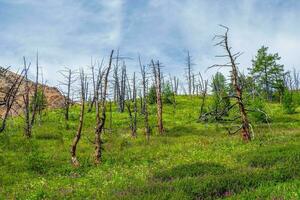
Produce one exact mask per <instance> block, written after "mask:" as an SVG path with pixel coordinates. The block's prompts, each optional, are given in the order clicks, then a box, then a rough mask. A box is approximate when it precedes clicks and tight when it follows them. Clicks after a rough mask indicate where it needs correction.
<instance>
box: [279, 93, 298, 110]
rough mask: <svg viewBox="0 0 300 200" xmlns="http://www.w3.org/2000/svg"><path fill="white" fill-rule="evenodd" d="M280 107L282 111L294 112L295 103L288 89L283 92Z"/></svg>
mask: <svg viewBox="0 0 300 200" xmlns="http://www.w3.org/2000/svg"><path fill="white" fill-rule="evenodd" d="M282 107H283V110H284V112H285V113H287V114H293V113H295V112H296V108H297V103H296V99H295V98H294V96H293V93H292V92H290V91H285V92H284V95H283V99H282Z"/></svg>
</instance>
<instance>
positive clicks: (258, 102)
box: [250, 97, 269, 123]
mask: <svg viewBox="0 0 300 200" xmlns="http://www.w3.org/2000/svg"><path fill="white" fill-rule="evenodd" d="M250 108H251V111H252V112H250V117H251V119H252V120H253V121H255V122H264V123H266V122H268V121H269V119H268V116H267V115H266V111H265V101H264V100H263V99H262V98H259V97H256V98H254V99H252V100H251V101H250Z"/></svg>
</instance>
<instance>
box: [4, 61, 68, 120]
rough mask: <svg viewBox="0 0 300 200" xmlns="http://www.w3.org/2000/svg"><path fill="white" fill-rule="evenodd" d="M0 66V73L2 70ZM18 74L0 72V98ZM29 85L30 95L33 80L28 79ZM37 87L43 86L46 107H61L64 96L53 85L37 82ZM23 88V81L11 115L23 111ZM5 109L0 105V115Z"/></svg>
mask: <svg viewBox="0 0 300 200" xmlns="http://www.w3.org/2000/svg"><path fill="white" fill-rule="evenodd" d="M1 69H3V68H2V67H0V73H1V72H2V71H1ZM17 76H18V74H16V73H14V72H12V71H7V72H6V73H1V74H0V91H1V92H0V98H3V97H4V93H3V92H5V91H7V90H8V89H9V88H10V84H11V83H12V82H13V80H15V78H16V77H17ZM29 87H30V91H31V93H30V95H31V97H32V95H33V91H34V82H32V81H29ZM39 88H44V95H45V98H46V102H47V107H48V108H62V107H63V105H64V97H63V95H62V94H61V93H60V91H59V90H58V89H57V88H55V87H50V86H48V85H41V84H39ZM24 89H25V82H23V84H22V85H21V87H20V90H19V93H18V94H17V99H16V100H17V103H15V104H14V106H13V109H12V113H11V114H12V115H15V114H19V113H21V112H22V111H23V107H22V106H23V100H22V98H23V97H22V96H23V94H24ZM4 111H5V108H3V107H0V116H2V115H3V112H4Z"/></svg>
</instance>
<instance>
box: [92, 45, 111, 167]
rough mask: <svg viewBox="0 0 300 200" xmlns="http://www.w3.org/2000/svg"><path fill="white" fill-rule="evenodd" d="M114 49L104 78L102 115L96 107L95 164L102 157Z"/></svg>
mask: <svg viewBox="0 0 300 200" xmlns="http://www.w3.org/2000/svg"><path fill="white" fill-rule="evenodd" d="M113 54H114V50H112V51H111V54H110V58H109V64H108V67H107V69H106V72H105V76H104V80H103V93H102V100H101V108H102V112H101V117H100V113H99V106H97V107H96V121H97V122H96V123H97V124H96V128H95V153H94V162H95V164H99V163H100V162H101V158H102V139H101V134H102V130H103V128H104V125H105V120H106V95H107V85H108V75H109V72H110V69H111V65H112V59H113ZM96 105H99V102H98V100H97V99H96Z"/></svg>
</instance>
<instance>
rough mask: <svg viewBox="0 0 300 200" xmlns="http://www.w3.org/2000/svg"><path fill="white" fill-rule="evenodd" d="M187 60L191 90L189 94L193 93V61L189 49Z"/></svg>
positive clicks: (189, 87)
mask: <svg viewBox="0 0 300 200" xmlns="http://www.w3.org/2000/svg"><path fill="white" fill-rule="evenodd" d="M186 62H187V79H188V91H189V95H191V94H192V63H191V56H190V52H189V51H188V52H187V58H186Z"/></svg>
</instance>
